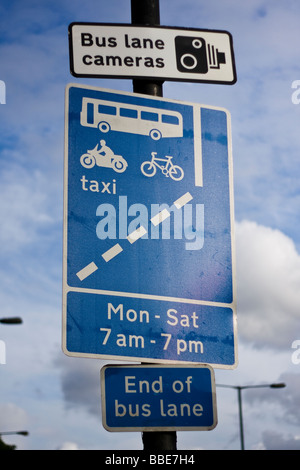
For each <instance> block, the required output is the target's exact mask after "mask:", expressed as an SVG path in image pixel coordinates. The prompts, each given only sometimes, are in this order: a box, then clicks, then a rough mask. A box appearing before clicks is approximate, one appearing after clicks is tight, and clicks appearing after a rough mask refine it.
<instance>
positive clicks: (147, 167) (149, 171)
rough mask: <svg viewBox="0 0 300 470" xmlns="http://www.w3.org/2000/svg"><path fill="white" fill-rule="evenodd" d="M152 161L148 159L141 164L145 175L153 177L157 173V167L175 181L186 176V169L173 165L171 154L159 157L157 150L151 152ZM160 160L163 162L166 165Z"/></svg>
mask: <svg viewBox="0 0 300 470" xmlns="http://www.w3.org/2000/svg"><path fill="white" fill-rule="evenodd" d="M151 155H152V158H151V161H149V160H147V161H145V162H143V163H142V164H141V172H142V173H143V175H145V176H148V177H151V176H154V175H155V174H156V171H157V168H159V169H160V170H161V171H162V174H163V175H165V176H166V178H168V177H169V176H170V178H172V179H173V180H174V181H180V180H182V178H183V177H184V171H183V169H182V168H181V167H180V166H179V165H173V163H172V161H171V160H172V158H173V157H171V156H168V155H166V157H165V158H158V157H157V156H156V155H157V152H151ZM158 162H163V163H165V165H163V164H160V163H158Z"/></svg>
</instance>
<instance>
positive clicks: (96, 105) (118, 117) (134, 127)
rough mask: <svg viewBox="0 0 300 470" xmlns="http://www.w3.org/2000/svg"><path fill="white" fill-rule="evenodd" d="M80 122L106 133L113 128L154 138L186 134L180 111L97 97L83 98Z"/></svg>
mask: <svg viewBox="0 0 300 470" xmlns="http://www.w3.org/2000/svg"><path fill="white" fill-rule="evenodd" d="M80 124H81V125H82V126H87V127H96V128H98V129H99V130H100V131H101V132H104V133H106V132H109V131H111V130H112V131H119V132H128V133H131V134H139V135H148V136H150V137H151V138H152V139H153V140H159V139H161V138H162V137H182V136H183V125H182V115H181V114H180V113H179V112H176V111H171V110H166V109H158V108H150V107H147V106H139V105H130V104H127V103H117V102H114V101H104V100H97V99H94V98H83V99H82V110H81V113H80Z"/></svg>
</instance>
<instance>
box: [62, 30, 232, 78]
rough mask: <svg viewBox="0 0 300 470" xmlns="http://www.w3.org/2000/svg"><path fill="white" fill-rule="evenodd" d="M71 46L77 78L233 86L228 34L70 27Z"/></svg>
mask: <svg viewBox="0 0 300 470" xmlns="http://www.w3.org/2000/svg"><path fill="white" fill-rule="evenodd" d="M69 45H70V69H71V73H72V74H73V75H74V76H75V77H102V78H103V77H115V78H141V79H142V78H144V79H146V78H147V79H160V80H174V81H196V82H207V83H224V84H234V83H235V82H236V71H235V63H234V54H233V44H232V37H231V34H230V33H228V32H227V31H218V30H215V31H212V30H211V31H209V30H202V29H190V28H189V29H184V28H169V27H162V26H160V27H150V26H133V25H125V24H101V23H72V24H70V26H69Z"/></svg>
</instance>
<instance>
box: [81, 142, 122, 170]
mask: <svg viewBox="0 0 300 470" xmlns="http://www.w3.org/2000/svg"><path fill="white" fill-rule="evenodd" d="M98 145H99V144H97V145H96V147H94V148H93V149H92V150H88V151H87V153H84V154H83V155H81V157H80V163H81V165H82V166H83V167H84V168H93V167H94V166H95V165H97V166H101V167H106V168H112V169H113V170H114V171H116V172H117V173H123V172H124V171H125V170H126V168H127V166H128V163H127V161H126V160H125V158H123V157H122V156H121V155H115V154H114V152H113V151H112V149H111V148H110V147H108V146H107V145H106V142H105V140H100V145H101V148H100V149H98Z"/></svg>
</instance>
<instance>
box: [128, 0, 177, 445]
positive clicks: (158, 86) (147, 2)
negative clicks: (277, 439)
mask: <svg viewBox="0 0 300 470" xmlns="http://www.w3.org/2000/svg"><path fill="white" fill-rule="evenodd" d="M131 23H132V24H135V25H144V26H145V25H149V26H157V25H159V24H160V14H159V0H131ZM162 85H163V81H162V80H156V81H153V80H151V81H150V80H133V91H134V93H142V94H145V95H152V96H163V89H162ZM142 439H143V444H144V450H147V451H157V450H176V449H177V446H176V442H177V438H176V432H175V431H168V432H166V431H164V432H156V431H147V432H143V434H142Z"/></svg>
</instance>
